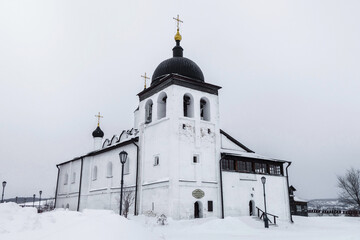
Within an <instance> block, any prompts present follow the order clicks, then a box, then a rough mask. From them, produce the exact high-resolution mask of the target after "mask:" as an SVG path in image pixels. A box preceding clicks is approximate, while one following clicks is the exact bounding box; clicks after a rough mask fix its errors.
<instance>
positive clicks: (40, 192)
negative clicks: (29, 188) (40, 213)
mask: <svg viewBox="0 0 360 240" xmlns="http://www.w3.org/2000/svg"><path fill="white" fill-rule="evenodd" d="M41 194H42V191H41V190H40V191H39V195H40V199H39V209H40V204H41Z"/></svg>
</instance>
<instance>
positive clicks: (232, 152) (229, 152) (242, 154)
mask: <svg viewBox="0 0 360 240" xmlns="http://www.w3.org/2000/svg"><path fill="white" fill-rule="evenodd" d="M221 153H225V154H227V155H233V156H239V157H247V158H254V159H264V160H270V161H274V162H288V161H284V160H280V159H275V158H270V157H266V156H263V155H260V154H257V153H250V152H241V151H235V150H229V149H221Z"/></svg>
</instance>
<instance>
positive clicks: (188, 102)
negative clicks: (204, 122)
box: [183, 93, 194, 118]
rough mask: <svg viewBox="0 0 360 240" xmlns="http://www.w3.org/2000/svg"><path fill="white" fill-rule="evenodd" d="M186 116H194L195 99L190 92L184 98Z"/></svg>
mask: <svg viewBox="0 0 360 240" xmlns="http://www.w3.org/2000/svg"><path fill="white" fill-rule="evenodd" d="M183 106H184V117H190V118H192V117H194V100H193V97H192V96H191V95H190V94H188V93H187V94H185V95H184V99H183Z"/></svg>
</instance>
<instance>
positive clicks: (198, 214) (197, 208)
mask: <svg viewBox="0 0 360 240" xmlns="http://www.w3.org/2000/svg"><path fill="white" fill-rule="evenodd" d="M202 217H203V213H202V203H201V202H200V201H196V202H195V203H194V218H202Z"/></svg>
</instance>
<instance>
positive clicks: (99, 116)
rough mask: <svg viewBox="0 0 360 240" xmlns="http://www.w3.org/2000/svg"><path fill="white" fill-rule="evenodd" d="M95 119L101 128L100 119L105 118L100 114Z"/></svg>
mask: <svg viewBox="0 0 360 240" xmlns="http://www.w3.org/2000/svg"><path fill="white" fill-rule="evenodd" d="M95 117H96V118H97V119H98V127H99V126H100V118H103V117H104V116H101V115H100V112H99V114H98V115H95Z"/></svg>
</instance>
